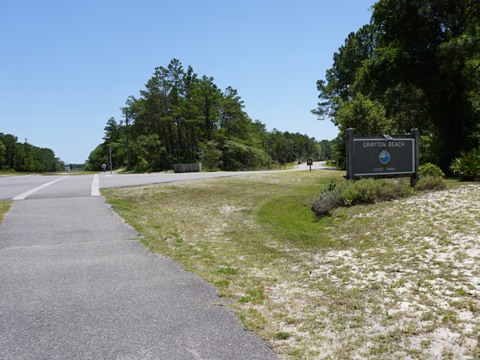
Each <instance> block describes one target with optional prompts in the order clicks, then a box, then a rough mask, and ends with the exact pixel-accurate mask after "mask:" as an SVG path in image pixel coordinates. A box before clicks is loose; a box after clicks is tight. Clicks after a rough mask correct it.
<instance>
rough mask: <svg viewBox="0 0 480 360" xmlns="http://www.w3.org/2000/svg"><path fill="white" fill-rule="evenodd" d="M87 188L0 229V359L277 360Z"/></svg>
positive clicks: (25, 211) (44, 202)
mask: <svg viewBox="0 0 480 360" xmlns="http://www.w3.org/2000/svg"><path fill="white" fill-rule="evenodd" d="M91 181H92V177H91V176H90V177H85V181H83V179H81V178H78V177H68V178H65V179H62V180H61V181H58V182H55V183H53V184H52V185H50V186H48V187H45V188H44V189H40V190H39V191H37V192H35V193H33V194H31V195H29V196H27V197H25V198H24V199H23V200H19V201H14V203H13V206H12V209H11V210H10V212H9V213H8V214H7V216H6V218H5V220H4V222H3V224H2V225H1V226H0V319H1V321H0V358H1V359H179V360H186V359H187V360H188V359H195V360H199V359H205V360H207V359H209V360H213V359H218V360H220V359H228V360H235V359H248V360H251V359H261V360H267V359H275V358H276V357H275V355H274V354H273V353H272V351H271V349H270V348H269V347H268V346H267V345H266V344H265V343H264V342H263V341H261V340H260V339H259V338H258V337H257V336H255V335H254V334H253V333H250V332H248V331H245V329H244V328H243V327H242V326H241V325H240V323H239V320H238V318H237V317H236V315H235V314H234V313H233V312H232V311H231V310H229V309H228V307H226V306H225V305H226V304H225V301H224V300H223V299H222V298H220V297H218V296H217V292H216V289H215V288H214V287H213V286H210V285H209V284H207V283H205V282H204V281H202V280H201V279H199V278H198V277H196V276H195V275H193V274H192V273H188V272H186V271H184V270H182V268H181V267H180V266H179V265H178V264H176V263H174V262H172V261H170V260H168V259H166V258H164V257H162V256H160V255H158V254H152V253H148V252H147V250H146V248H145V247H144V246H143V245H142V244H141V243H140V242H139V241H138V240H137V239H136V238H137V233H136V232H135V231H134V230H133V229H132V228H131V227H129V226H128V225H127V224H125V223H124V221H123V220H122V219H121V218H120V217H119V216H118V215H117V214H116V213H114V212H113V211H112V210H111V208H110V207H109V206H108V205H107V204H106V203H105V200H104V198H103V197H99V196H90V187H91ZM100 181H102V180H100Z"/></svg>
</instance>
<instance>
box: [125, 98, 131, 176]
mask: <svg viewBox="0 0 480 360" xmlns="http://www.w3.org/2000/svg"><path fill="white" fill-rule="evenodd" d="M124 109H125V146H126V147H127V170H130V151H129V149H128V108H126V107H125V108H124Z"/></svg>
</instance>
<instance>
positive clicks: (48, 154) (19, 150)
mask: <svg viewBox="0 0 480 360" xmlns="http://www.w3.org/2000/svg"><path fill="white" fill-rule="evenodd" d="M63 166H64V164H63V162H61V161H60V159H58V158H56V157H55V153H54V152H53V150H51V149H48V148H39V147H36V146H34V145H31V144H28V143H27V142H25V143H21V142H18V138H17V137H16V136H14V135H11V134H2V133H0V170H13V171H19V172H39V173H45V172H56V171H62V170H63Z"/></svg>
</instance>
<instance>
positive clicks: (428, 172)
mask: <svg viewBox="0 0 480 360" xmlns="http://www.w3.org/2000/svg"><path fill="white" fill-rule="evenodd" d="M418 176H419V177H420V178H423V177H428V176H431V177H439V178H444V177H445V174H444V173H443V171H442V169H440V168H439V167H438V166H437V165H434V164H432V163H426V164H424V165H421V166H420V167H419V168H418Z"/></svg>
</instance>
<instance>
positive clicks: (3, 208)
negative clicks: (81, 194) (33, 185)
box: [0, 201, 12, 225]
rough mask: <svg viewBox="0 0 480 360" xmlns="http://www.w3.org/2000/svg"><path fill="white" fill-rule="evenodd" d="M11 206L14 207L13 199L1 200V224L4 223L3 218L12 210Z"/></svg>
mask: <svg viewBox="0 0 480 360" xmlns="http://www.w3.org/2000/svg"><path fill="white" fill-rule="evenodd" d="M11 207H12V202H11V201H0V225H1V224H2V222H3V219H4V218H5V215H6V214H7V212H8V211H9V210H10V208H11Z"/></svg>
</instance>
